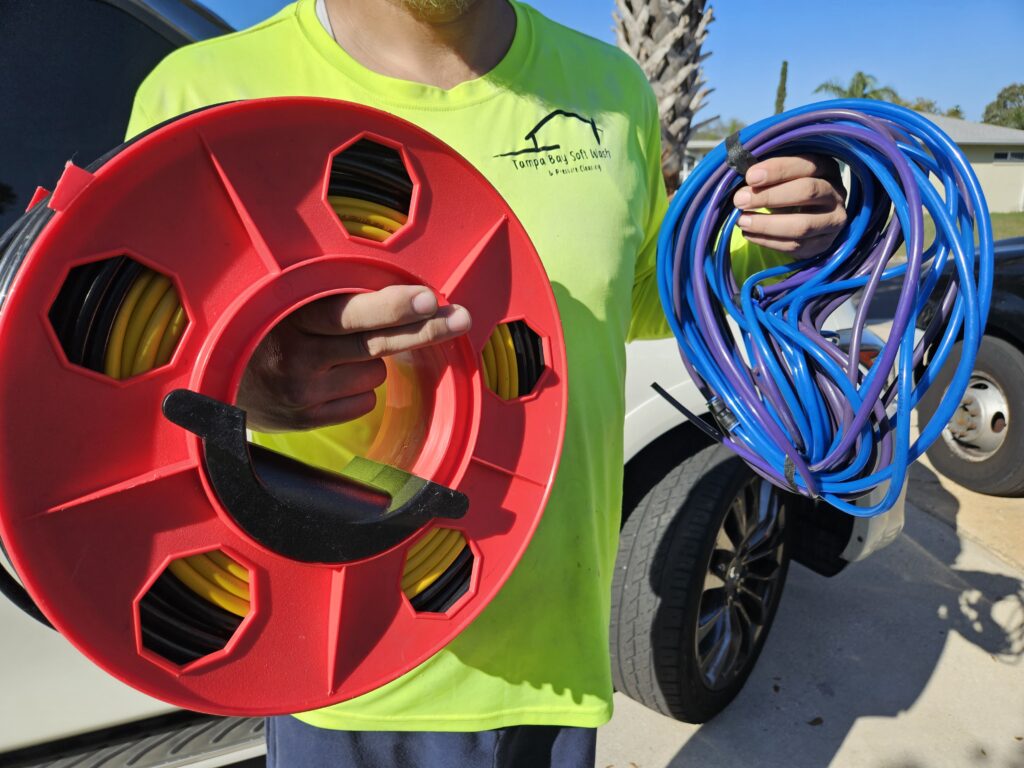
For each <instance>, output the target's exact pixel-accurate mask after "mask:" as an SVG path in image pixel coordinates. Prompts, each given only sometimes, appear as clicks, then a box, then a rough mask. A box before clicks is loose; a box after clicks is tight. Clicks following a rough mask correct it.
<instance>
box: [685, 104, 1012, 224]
mask: <svg viewBox="0 0 1024 768" xmlns="http://www.w3.org/2000/svg"><path fill="white" fill-rule="evenodd" d="M924 116H925V117H927V118H928V119H929V120H931V121H932V122H933V123H935V124H936V125H937V126H939V128H941V129H942V130H943V131H944V132H945V133H946V134H947V135H948V136H949V137H950V138H951V139H953V141H955V142H956V143H957V144H959V145H960V148H961V149H962V150H963V151H964V154H965V155H966V156H967V160H968V162H969V163H970V164H971V166H972V167H973V168H974V172H975V173H976V174H977V175H978V181H980V182H981V188H982V190H983V191H984V193H985V199H986V201H987V202H988V209H989V210H990V211H991V212H992V213H1008V212H1014V211H1024V131H1019V130H1016V129H1015V128H1003V127H1002V126H999V125H988V124H987V123H975V122H971V121H970V120H957V119H956V118H953V117H943V116H942V115H931V114H925V115H924ZM721 141H722V140H721V139H693V140H692V141H690V143H689V144H687V145H686V160H685V164H684V172H685V173H686V174H688V173H689V172H690V171H692V170H693V169H694V167H695V166H696V165H697V163H699V162H700V161H701V160H702V159H704V155H706V154H707V153H708V152H710V151H711V150H712V149H714V148H715V147H716V146H718V145H719V144H720V143H721Z"/></svg>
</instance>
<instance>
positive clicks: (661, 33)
mask: <svg viewBox="0 0 1024 768" xmlns="http://www.w3.org/2000/svg"><path fill="white" fill-rule="evenodd" d="M616 6H617V11H616V12H615V14H614V17H615V37H616V40H617V41H618V44H619V48H621V49H622V50H624V51H625V52H626V53H628V54H629V55H630V56H632V57H633V58H634V59H636V61H637V62H638V63H639V64H640V66H641V68H642V69H643V71H644V74H646V75H647V79H648V80H650V82H651V86H652V87H653V89H654V95H655V96H656V97H657V99H658V115H659V117H660V118H661V139H662V149H661V168H662V172H663V173H664V175H665V184H666V186H667V187H668V188H669V191H670V192H672V191H674V190H675V189H676V188H678V187H679V182H680V175H681V174H682V171H683V159H684V156H685V152H686V143H687V142H688V141H689V140H690V136H691V135H692V134H693V133H694V132H695V131H697V130H699V129H700V128H701V127H702V126H703V125H706V124H707V123H709V122H711V120H706V121H703V122H701V123H696V124H695V123H694V122H693V116H694V114H696V113H697V111H698V110H699V109H700V108H701V107H703V106H704V101H705V99H706V98H707V95H708V94H709V93H711V90H712V89H711V88H708V87H707V86H706V83H705V81H704V75H703V72H702V71H701V66H700V65H701V62H702V61H704V59H706V58H707V57H708V56H710V55H711V54H710V52H708V53H702V52H701V47H702V46H703V45H704V40H705V39H706V38H707V33H708V25H709V24H710V23H711V20H712V11H711V8H710V7H708V8H705V0H616ZM714 119H715V118H712V120H714Z"/></svg>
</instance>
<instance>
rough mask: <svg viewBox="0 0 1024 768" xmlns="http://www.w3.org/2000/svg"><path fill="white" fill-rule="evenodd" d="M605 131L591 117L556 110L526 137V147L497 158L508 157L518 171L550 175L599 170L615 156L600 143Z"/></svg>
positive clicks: (542, 119) (502, 153) (545, 117)
mask: <svg viewBox="0 0 1024 768" xmlns="http://www.w3.org/2000/svg"><path fill="white" fill-rule="evenodd" d="M602 132H603V131H602V130H601V129H600V128H598V126H597V121H596V120H594V119H593V118H592V117H584V116H583V115H579V114H577V113H575V112H567V111H566V110H564V109H556V110H553V111H552V112H549V113H548V114H547V115H545V116H544V117H542V118H541V119H540V120H539V121H538V122H537V124H536V125H534V126H533V128H531V129H530V131H529V133H527V134H526V136H524V137H523V140H524V141H526V142H527V144H526V146H524V147H520V148H518V149H513V150H511V151H509V152H501V153H499V154H497V155H495V156H494V157H496V158H498V157H506V158H508V159H509V161H510V162H512V164H513V165H514V166H515V168H516V170H517V171H544V172H546V173H547V175H548V176H569V175H572V174H576V173H593V172H595V171H598V172H599V171H603V170H604V162H605V161H607V160H610V159H611V156H612V151H611V150H610V149H608V148H607V147H605V146H602V144H601V134H602Z"/></svg>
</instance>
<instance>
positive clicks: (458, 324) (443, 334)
mask: <svg viewBox="0 0 1024 768" xmlns="http://www.w3.org/2000/svg"><path fill="white" fill-rule="evenodd" d="M471 325H472V320H471V319H470V316H469V312H468V311H466V308H465V307H460V306H458V305H454V304H453V305H451V306H448V307H441V309H439V310H438V311H437V314H436V315H435V316H434V317H433V318H431V319H430V320H425V321H423V322H420V323H414V324H410V325H404V326H400V327H398V328H387V329H383V330H378V331H370V332H367V333H364V334H362V339H363V348H364V349H365V350H366V353H367V355H368V356H370V357H383V356H384V355H393V354H396V353H398V352H406V351H408V350H410V349H416V348H417V347H426V346H430V345H431V344H440V343H441V342H444V341H448V340H450V339H454V338H457V337H458V336H461V335H462V334H464V333H465V332H466V331H468V330H469V328H470V326H471Z"/></svg>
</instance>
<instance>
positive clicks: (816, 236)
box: [732, 155, 846, 259]
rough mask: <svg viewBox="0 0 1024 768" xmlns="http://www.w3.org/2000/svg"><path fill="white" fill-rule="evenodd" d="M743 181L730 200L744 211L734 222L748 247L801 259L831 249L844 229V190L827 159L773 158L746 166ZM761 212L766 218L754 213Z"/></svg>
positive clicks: (808, 156) (807, 156) (811, 156)
mask: <svg viewBox="0 0 1024 768" xmlns="http://www.w3.org/2000/svg"><path fill="white" fill-rule="evenodd" d="M745 181H746V182H747V185H748V186H745V187H740V188H739V189H738V190H736V194H735V195H733V198H732V201H733V204H734V205H735V206H736V207H737V208H739V209H741V210H743V211H744V214H743V215H742V216H740V218H739V222H738V223H739V226H740V229H742V230H743V234H744V236H745V237H746V238H747V240H749V241H750V242H752V243H756V244H757V245H763V246H765V247H766V248H771V249H772V250H774V251H782V252H783V253H791V254H793V255H794V256H796V257H797V258H801V259H806V258H810V257H812V256H817V255H818V254H819V253H821V252H822V251H824V250H825V249H827V248H828V247H829V246H830V245H832V241H833V240H835V238H836V235H837V234H838V233H839V230H841V229H842V228H843V225H844V224H846V207H845V205H844V202H845V200H846V190H845V189H843V183H842V181H841V180H840V176H839V166H838V164H837V163H836V161H835V160H833V159H832V158H829V157H823V156H821V155H797V156H795V157H775V158H772V159H771V160H765V161H763V162H760V163H757V164H755V165H752V166H750V168H749V169H747V175H746V177H745ZM761 208H767V209H769V210H770V211H771V213H755V211H757V210H758V209H761Z"/></svg>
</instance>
